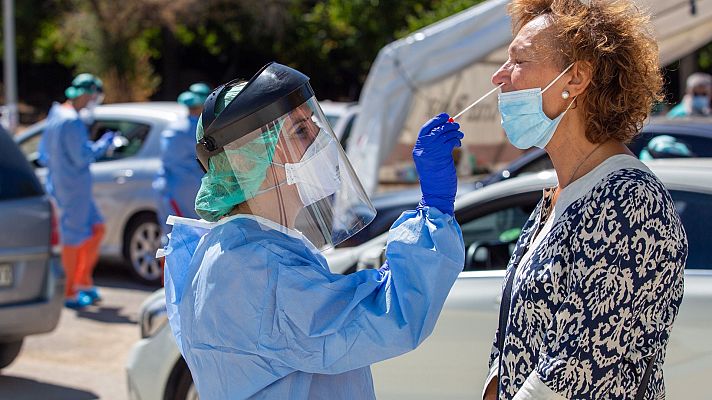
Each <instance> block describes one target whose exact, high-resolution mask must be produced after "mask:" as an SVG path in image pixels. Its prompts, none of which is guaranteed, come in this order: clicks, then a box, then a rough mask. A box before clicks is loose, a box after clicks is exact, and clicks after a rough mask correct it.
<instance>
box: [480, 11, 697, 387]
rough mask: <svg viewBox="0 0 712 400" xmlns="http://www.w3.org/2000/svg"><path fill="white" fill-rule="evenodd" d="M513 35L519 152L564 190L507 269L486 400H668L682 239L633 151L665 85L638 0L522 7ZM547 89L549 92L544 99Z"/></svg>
mask: <svg viewBox="0 0 712 400" xmlns="http://www.w3.org/2000/svg"><path fill="white" fill-rule="evenodd" d="M509 11H510V14H511V16H512V20H513V26H514V32H515V33H516V37H515V39H514V41H513V42H512V44H511V45H510V46H509V59H508V60H507V62H506V63H505V64H504V65H502V67H501V68H500V69H499V70H498V71H497V72H496V73H495V74H494V76H493V77H492V82H493V83H494V84H495V85H502V86H501V90H502V93H501V94H500V95H499V110H500V112H501V114H502V126H503V128H504V130H505V132H506V134H507V137H508V138H509V140H510V141H511V142H512V144H514V145H515V146H517V147H519V148H522V149H526V148H530V147H534V146H536V147H540V148H543V149H545V150H546V151H547V153H548V154H549V156H550V157H551V160H552V162H553V164H554V168H555V169H556V174H557V176H558V180H559V182H558V186H556V187H553V188H550V189H546V190H545V191H544V197H543V199H542V200H541V202H540V203H539V205H538V207H537V208H536V209H535V210H534V212H533V213H532V216H531V217H530V219H529V221H528V222H527V223H526V224H525V226H524V228H523V230H522V234H521V236H520V238H519V241H518V243H517V245H516V248H515V250H514V254H513V256H512V258H511V259H510V262H509V266H508V267H507V273H506V277H505V283H504V291H503V295H502V308H501V311H500V324H499V329H498V330H497V333H496V335H495V340H494V346H493V350H492V356H491V361H490V376H489V377H488V379H487V381H486V383H485V394H484V397H485V398H486V399H495V398H498V399H516V400H523V399H642V398H645V399H663V398H664V397H665V389H664V384H663V369H662V366H663V361H664V359H665V347H666V345H667V343H668V339H669V335H670V331H671V328H672V325H673V322H674V320H675V316H676V315H677V312H678V308H679V306H680V302H681V300H682V294H683V270H684V265H685V259H686V257H687V239H686V236H685V232H684V230H683V228H682V224H681V223H680V219H679V217H678V214H677V212H676V211H675V207H674V204H673V201H672V200H671V198H670V195H669V194H668V192H667V191H666V190H665V188H664V187H663V185H662V184H661V183H660V181H659V180H658V178H657V177H656V176H655V175H653V174H652V172H651V171H650V170H649V169H648V168H647V167H646V166H645V165H644V164H642V163H641V162H640V161H638V160H637V159H636V158H635V157H634V156H633V155H632V154H631V153H630V152H629V151H628V149H627V147H626V146H625V143H627V142H628V141H630V140H631V139H632V138H633V137H634V136H635V135H637V134H638V133H639V131H640V129H641V126H642V124H643V121H644V120H645V119H646V118H647V117H648V114H649V112H650V110H651V108H652V105H653V103H654V102H655V101H657V100H659V99H660V89H661V84H662V78H661V76H660V68H659V65H658V49H657V46H656V43H655V41H654V39H653V37H652V35H651V34H650V31H649V26H648V24H647V18H646V16H645V15H644V14H642V13H641V11H640V10H639V9H638V8H637V7H636V6H635V4H634V3H633V1H629V0H589V1H582V0H553V1H552V0H548V1H547V0H514V1H513V2H512V3H511V5H510V8H509ZM541 88H543V89H541Z"/></svg>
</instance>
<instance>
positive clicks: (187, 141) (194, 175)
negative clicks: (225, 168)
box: [153, 83, 211, 244]
mask: <svg viewBox="0 0 712 400" xmlns="http://www.w3.org/2000/svg"><path fill="white" fill-rule="evenodd" d="M210 92H211V90H210V87H208V86H207V85H206V84H204V83H194V84H192V85H190V88H189V89H188V90H186V91H185V92H183V93H181V94H180V95H179V96H178V99H177V101H178V103H179V104H182V105H184V106H186V107H187V108H188V116H187V117H183V118H179V119H178V120H176V121H174V122H173V123H171V124H169V125H168V127H167V128H166V129H164V130H163V132H161V168H160V169H159V171H158V176H157V177H156V179H155V180H154V182H153V188H154V189H155V190H156V192H157V193H158V195H159V201H158V205H159V207H158V219H159V221H160V222H161V223H162V231H163V241H164V244H165V242H166V240H167V239H166V236H165V235H166V234H167V233H168V232H170V229H169V226H168V225H166V224H165V221H166V219H167V218H168V216H169V215H176V216H179V217H187V218H198V214H196V213H195V196H196V194H197V193H198V189H199V188H200V178H202V177H203V171H202V169H201V168H200V166H199V165H198V163H196V162H195V131H196V129H197V127H198V119H199V118H200V113H202V112H203V103H204V102H205V99H206V98H207V97H208V95H209V94H210Z"/></svg>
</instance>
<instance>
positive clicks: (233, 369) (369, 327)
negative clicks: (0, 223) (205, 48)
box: [164, 63, 464, 400]
mask: <svg viewBox="0 0 712 400" xmlns="http://www.w3.org/2000/svg"><path fill="white" fill-rule="evenodd" d="M201 118H202V119H201V123H200V124H198V135H197V136H198V144H197V146H196V150H197V155H198V158H199V160H200V162H201V164H202V165H203V166H204V168H205V169H206V170H207V172H206V174H205V176H204V177H203V180H202V185H201V188H200V191H199V193H198V196H197V198H196V202H195V207H196V211H197V212H198V214H199V215H200V216H201V217H202V218H203V220H200V221H198V220H192V219H185V218H175V217H171V218H170V223H172V224H173V231H172V233H171V237H170V241H169V244H168V246H167V247H166V249H165V250H164V251H165V254H166V274H165V286H166V305H167V311H168V318H169V321H170V326H171V329H172V331H173V334H174V336H175V338H176V341H177V343H178V347H179V349H180V352H181V354H182V355H183V357H184V358H185V360H186V362H187V364H188V367H189V368H190V371H191V373H192V376H193V379H194V381H195V384H196V388H197V390H198V393H199V395H200V398H201V399H202V400H216V399H373V398H375V394H374V389H373V382H372V378H371V370H370V367H369V366H370V365H371V364H373V363H375V362H378V361H382V360H385V359H388V358H392V357H396V356H398V355H400V354H403V353H406V352H408V351H410V350H413V349H415V348H416V347H417V346H418V345H419V344H420V343H422V342H423V340H425V339H426V338H427V337H428V335H430V333H431V332H432V331H433V328H434V327H435V322H436V320H437V318H438V315H439V313H440V311H441V309H442V306H443V303H444V301H445V298H446V297H447V295H448V292H449V291H450V288H451V286H452V285H453V283H454V282H455V279H456V278H457V276H458V273H459V272H460V271H461V270H462V268H463V264H464V245H463V239H462V232H461V231H460V227H459V225H458V224H457V222H456V221H455V219H454V217H453V203H454V200H455V191H456V187H457V178H456V175H455V165H454V163H453V159H452V150H453V148H455V147H457V146H460V139H461V138H462V137H463V135H462V133H461V132H459V131H458V129H459V126H458V125H457V124H455V123H449V122H447V120H448V116H447V115H446V114H441V115H439V116H437V117H435V118H434V119H432V120H430V121H429V122H428V123H426V124H425V125H424V126H423V128H422V129H421V131H420V134H419V137H418V140H417V143H416V145H415V149H414V151H413V158H414V160H415V163H416V167H417V169H418V172H419V174H420V179H421V188H422V192H423V196H422V201H421V202H420V205H419V206H418V208H417V209H415V210H411V211H406V212H404V213H403V215H402V216H401V217H400V218H399V219H398V220H397V221H396V222H395V223H394V224H393V227H392V228H391V230H390V233H389V238H388V244H387V247H386V262H385V263H384V265H383V266H382V267H381V268H379V269H377V270H364V271H359V272H356V273H353V274H350V275H340V274H334V273H331V272H330V271H329V266H328V265H327V263H326V260H325V259H324V257H323V256H322V254H321V252H320V250H323V249H325V248H328V247H330V246H333V245H335V244H337V243H339V242H340V241H343V240H344V239H346V238H348V237H349V236H350V235H352V234H354V233H355V232H357V231H358V230H359V229H362V228H363V227H364V226H366V225H367V224H368V223H369V222H370V221H371V220H372V219H373V217H374V216H375V211H374V209H373V206H372V205H371V203H370V202H369V200H368V197H367V196H366V194H365V193H364V191H363V188H362V187H361V184H360V183H359V180H358V179H357V178H356V175H355V174H354V171H353V169H352V168H351V165H350V163H349V161H348V159H347V158H346V156H345V154H344V151H343V150H342V148H341V146H340V145H339V142H338V140H337V139H336V137H335V136H334V134H333V132H332V130H331V127H330V126H329V124H328V123H327V120H326V118H325V117H324V114H323V112H322V111H321V109H320V108H319V105H318V103H317V101H316V100H315V98H314V93H313V91H312V89H311V87H310V85H309V82H308V78H307V77H306V76H304V75H303V74H301V73H299V72H298V71H296V70H293V69H291V68H288V67H285V66H283V65H280V64H276V63H271V64H268V65H267V66H265V67H264V68H263V69H262V70H260V71H259V72H258V73H257V74H256V75H255V76H254V77H253V78H252V79H250V81H248V82H246V83H245V82H240V81H232V82H230V83H228V84H226V85H223V86H221V87H219V88H217V89H216V90H215V91H214V92H213V93H212V94H211V95H210V96H208V99H207V101H206V103H205V109H204V111H203V114H202V117H201ZM423 367H426V366H423Z"/></svg>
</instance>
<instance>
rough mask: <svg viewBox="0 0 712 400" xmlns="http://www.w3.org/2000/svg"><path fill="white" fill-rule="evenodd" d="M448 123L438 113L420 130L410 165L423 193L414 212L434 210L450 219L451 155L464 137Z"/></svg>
mask: <svg viewBox="0 0 712 400" xmlns="http://www.w3.org/2000/svg"><path fill="white" fill-rule="evenodd" d="M448 119H450V116H449V115H447V114H445V113H442V114H440V115H438V116H436V117H434V118H433V119H431V120H430V121H428V122H426V123H425V125H423V127H422V128H420V133H418V140H416V141H415V147H414V148H413V161H414V162H415V168H416V169H417V170H418V175H419V176H420V189H421V191H422V192H423V197H422V199H421V200H420V204H419V205H418V208H422V207H425V206H428V207H435V208H437V209H438V210H440V211H441V212H442V213H445V214H450V215H454V213H455V194H456V193H457V171H456V170H455V161H454V160H453V159H452V151H453V149H454V148H455V147H460V146H462V143H461V142H460V140H461V139H462V138H463V137H464V136H465V135H464V134H463V133H462V132H460V131H459V129H460V124H458V123H455V122H448Z"/></svg>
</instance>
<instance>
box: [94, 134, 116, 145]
mask: <svg viewBox="0 0 712 400" xmlns="http://www.w3.org/2000/svg"><path fill="white" fill-rule="evenodd" d="M115 136H116V132H114V131H106V132H104V134H103V135H101V137H100V138H99V140H97V142H101V143H110V142H112V141H113V140H114V137H115Z"/></svg>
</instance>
